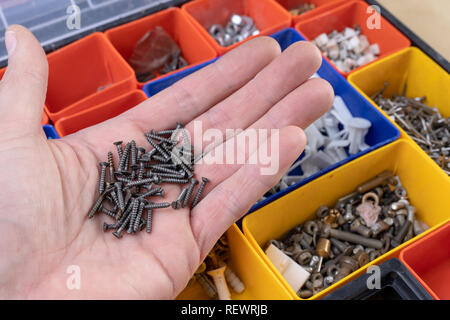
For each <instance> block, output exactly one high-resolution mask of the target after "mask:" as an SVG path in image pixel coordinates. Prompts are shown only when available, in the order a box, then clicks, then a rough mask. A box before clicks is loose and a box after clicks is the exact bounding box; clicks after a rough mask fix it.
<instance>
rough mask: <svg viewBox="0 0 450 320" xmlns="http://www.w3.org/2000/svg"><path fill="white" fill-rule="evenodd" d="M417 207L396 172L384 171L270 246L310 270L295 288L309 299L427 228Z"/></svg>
mask: <svg viewBox="0 0 450 320" xmlns="http://www.w3.org/2000/svg"><path fill="white" fill-rule="evenodd" d="M415 211H416V209H415V207H414V206H412V205H411V204H410V202H409V201H408V198H407V192H406V189H405V188H404V187H403V186H402V185H401V182H400V179H399V178H398V176H394V175H393V174H392V173H391V172H390V171H383V172H382V173H380V174H378V175H377V176H376V177H375V178H373V179H371V180H369V181H367V182H365V183H363V184H362V185H360V186H359V187H358V188H356V190H355V192H353V193H351V194H348V195H346V196H344V197H342V198H340V199H339V200H338V202H337V204H336V206H335V207H334V208H329V207H327V206H321V207H319V208H318V209H317V211H316V217H317V218H316V219H314V220H309V221H306V222H305V223H303V224H301V225H299V226H297V227H295V228H294V229H292V230H290V231H289V232H288V233H287V234H285V235H284V236H283V237H282V239H281V240H280V241H277V240H271V241H270V243H269V245H270V244H272V245H274V246H276V247H277V248H278V249H280V250H281V251H282V252H283V253H284V254H285V255H287V256H288V257H290V259H292V260H294V261H295V262H296V263H297V264H298V265H300V266H301V267H302V268H303V269H304V271H306V272H308V273H309V276H308V277H307V278H305V282H304V283H302V284H301V285H300V286H299V287H300V290H299V291H298V292H297V294H298V295H299V297H301V298H309V297H311V296H313V295H315V294H317V293H318V292H320V291H322V290H323V289H325V288H326V287H328V286H330V285H332V284H334V283H336V282H337V281H339V280H341V279H343V278H344V277H346V276H347V275H349V274H350V273H352V272H353V271H355V270H357V269H358V268H360V267H362V266H364V265H365V264H367V263H369V262H370V261H372V260H374V259H376V258H377V257H379V256H381V255H383V254H385V253H386V252H388V251H389V250H390V249H392V248H395V247H397V246H399V245H400V244H402V243H403V242H405V241H408V240H410V239H411V238H412V237H414V236H416V235H418V234H420V233H422V232H423V231H424V230H426V229H427V228H428V227H427V226H426V225H425V224H424V223H422V222H419V221H418V220H416V219H415ZM302 271H303V270H302ZM304 271H303V272H304Z"/></svg>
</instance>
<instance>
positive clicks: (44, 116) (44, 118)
mask: <svg viewBox="0 0 450 320" xmlns="http://www.w3.org/2000/svg"><path fill="white" fill-rule="evenodd" d="M5 71H6V68H2V69H0V80H2V79H3V75H4V74H5ZM44 109H45V107H44ZM41 124H42V125H46V124H49V121H48V116H47V114H46V113H45V111H44V112H43V113H42V120H41Z"/></svg>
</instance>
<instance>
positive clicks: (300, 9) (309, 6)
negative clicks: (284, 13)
mask: <svg viewBox="0 0 450 320" xmlns="http://www.w3.org/2000/svg"><path fill="white" fill-rule="evenodd" d="M315 8H316V5H315V4H314V3H302V4H300V5H299V6H297V7H295V8H293V9H291V10H289V12H290V13H291V14H292V15H294V16H298V15H301V14H303V13H305V12H308V11H311V10H313V9H315Z"/></svg>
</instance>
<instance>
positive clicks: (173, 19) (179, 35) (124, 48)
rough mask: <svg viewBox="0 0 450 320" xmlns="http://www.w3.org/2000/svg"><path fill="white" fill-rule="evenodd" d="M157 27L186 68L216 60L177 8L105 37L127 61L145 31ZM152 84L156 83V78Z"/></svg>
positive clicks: (120, 27) (211, 48) (143, 19)
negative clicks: (187, 64) (183, 61)
mask: <svg viewBox="0 0 450 320" xmlns="http://www.w3.org/2000/svg"><path fill="white" fill-rule="evenodd" d="M157 26H160V27H162V28H163V29H164V30H165V31H166V32H167V33H168V34H169V35H170V36H171V37H172V39H173V40H174V41H175V42H176V43H177V45H178V46H179V47H180V49H181V54H182V56H183V58H184V59H186V61H187V62H188V63H189V66H194V65H198V64H200V63H203V62H205V61H208V60H210V59H214V58H215V57H216V56H217V53H216V51H215V50H214V48H213V47H212V46H211V45H210V44H209V42H208V41H207V40H206V39H205V38H204V37H203V36H202V34H201V33H200V31H199V30H197V28H195V26H194V25H193V24H192V22H191V21H190V20H189V18H188V17H187V16H186V13H185V12H183V11H182V10H180V9H178V8H170V9H167V10H164V11H161V12H158V13H156V14H152V15H150V16H147V17H145V18H142V19H139V20H136V21H133V22H130V23H127V24H125V25H122V26H119V27H116V28H114V29H111V30H108V31H106V33H105V34H106V36H107V37H108V39H109V40H110V41H111V43H112V44H113V46H114V47H115V48H116V49H117V51H119V53H120V54H121V55H122V57H123V58H124V59H125V60H127V61H128V59H130V57H131V55H132V54H133V49H134V46H135V45H136V43H137V42H138V41H139V40H140V39H141V38H142V37H143V36H144V35H145V34H146V33H147V32H148V31H150V30H151V29H153V28H155V27H157ZM185 68H187V67H185ZM185 68H182V69H185ZM182 69H178V70H175V71H172V72H170V73H167V74H164V75H162V76H160V77H163V76H167V75H169V74H173V73H175V72H177V71H180V70H182ZM157 78H159V77H157ZM152 80H155V78H154V79H152ZM148 82H149V81H148ZM148 82H145V83H148ZM145 83H141V82H140V83H139V85H140V86H141V87H142V86H144V85H145Z"/></svg>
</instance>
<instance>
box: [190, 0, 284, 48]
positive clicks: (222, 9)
mask: <svg viewBox="0 0 450 320" xmlns="http://www.w3.org/2000/svg"><path fill="white" fill-rule="evenodd" d="M182 9H183V10H184V11H186V12H187V13H188V15H189V16H190V20H191V21H192V23H193V24H194V25H195V26H196V27H197V29H198V30H200V32H201V33H202V34H203V36H204V37H205V39H207V40H208V41H209V43H210V44H211V45H212V46H213V47H214V49H215V50H216V51H217V53H219V54H220V55H221V54H224V53H225V52H227V51H230V50H231V49H233V48H235V47H237V46H238V45H239V44H241V43H243V42H244V41H247V40H249V39H251V38H254V37H255V36H251V37H249V38H247V39H245V40H243V41H241V42H238V43H235V44H233V45H231V46H228V47H223V46H221V45H219V44H218V43H217V42H216V40H214V38H213V37H211V36H210V35H209V33H208V28H209V27H210V26H211V25H213V24H217V23H219V24H221V25H223V26H225V25H226V23H227V22H228V20H229V19H230V16H231V15H232V14H233V13H236V14H241V15H242V14H244V15H247V16H249V17H251V18H252V19H253V21H254V22H255V24H256V27H257V28H258V30H259V32H260V33H259V34H260V35H270V34H272V33H274V32H275V31H278V30H281V29H284V28H287V27H289V26H290V25H291V14H290V13H289V12H287V11H286V10H284V9H283V8H282V7H281V5H279V4H278V3H276V2H275V1H273V0H196V1H192V2H188V3H186V4H185V5H183V7H182Z"/></svg>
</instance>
